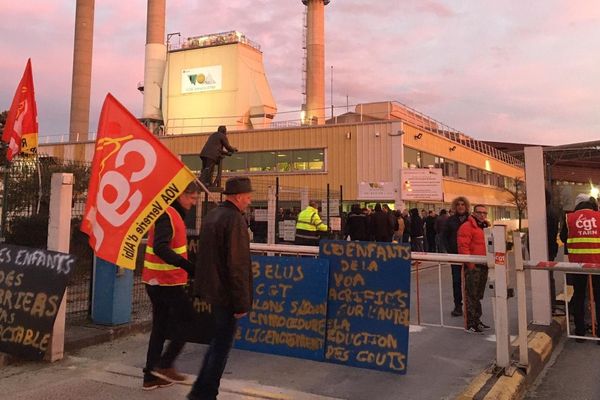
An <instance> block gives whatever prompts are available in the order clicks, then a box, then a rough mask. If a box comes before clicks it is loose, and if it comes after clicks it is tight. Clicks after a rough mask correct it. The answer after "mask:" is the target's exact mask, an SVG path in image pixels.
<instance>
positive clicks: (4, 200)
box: [0, 162, 10, 242]
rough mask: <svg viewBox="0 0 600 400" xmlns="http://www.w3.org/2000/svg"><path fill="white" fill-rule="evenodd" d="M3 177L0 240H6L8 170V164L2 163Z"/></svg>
mask: <svg viewBox="0 0 600 400" xmlns="http://www.w3.org/2000/svg"><path fill="white" fill-rule="evenodd" d="M3 167H4V177H3V181H4V183H3V189H2V224H1V225H0V228H1V230H2V238H1V240H2V242H4V241H6V217H7V209H8V171H9V170H10V164H9V163H8V162H7V165H4V166H3Z"/></svg>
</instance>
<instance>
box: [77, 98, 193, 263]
mask: <svg viewBox="0 0 600 400" xmlns="http://www.w3.org/2000/svg"><path fill="white" fill-rule="evenodd" d="M194 179H195V176H194V174H193V173H192V172H191V171H190V170H189V169H188V168H187V167H186V166H185V165H183V163H182V162H181V161H180V160H179V159H178V158H177V157H175V155H174V154H173V153H171V151H169V149H167V148H166V147H165V146H164V145H163V144H162V143H161V142H160V141H159V140H158V139H157V138H156V137H154V136H153V135H152V134H151V133H150V132H149V131H148V130H147V129H146V128H145V127H144V126H143V125H142V124H140V123H139V121H138V120H137V119H136V118H135V117H134V116H133V115H131V113H129V111H127V109H126V108H125V107H123V105H121V103H119V102H118V101H117V100H116V99H115V98H114V97H113V96H112V95H111V94H108V95H107V96H106V99H105V100H104V105H103V106H102V113H101V114H100V121H99V122H98V137H97V138H96V149H95V153H94V160H93V162H92V172H91V178H90V184H89V187H88V197H87V202H86V205H85V216H84V220H83V223H82V226H81V230H82V231H83V232H85V233H86V234H88V236H89V237H90V239H89V241H90V246H91V247H92V248H93V249H94V251H95V253H96V255H97V256H98V257H100V258H102V259H104V260H106V261H108V262H111V263H113V264H116V265H118V266H120V267H123V268H129V269H135V260H136V257H137V251H138V245H139V244H140V242H141V240H142V237H143V236H144V234H145V233H146V232H147V231H148V229H150V227H151V226H152V225H153V224H154V222H155V221H156V219H157V218H158V217H159V216H160V215H161V214H162V213H163V212H165V211H166V209H167V207H168V206H169V204H171V203H172V202H173V201H175V199H176V198H177V197H178V196H179V195H180V194H181V193H183V190H184V189H185V188H186V187H187V185H188V184H189V183H190V182H192V181H193V180H194Z"/></svg>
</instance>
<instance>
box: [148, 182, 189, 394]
mask: <svg viewBox="0 0 600 400" xmlns="http://www.w3.org/2000/svg"><path fill="white" fill-rule="evenodd" d="M198 192H199V187H198V185H197V184H196V183H195V182H192V183H190V184H189V185H188V187H187V188H186V189H185V190H184V191H183V193H182V194H181V195H180V196H179V197H178V198H177V199H176V200H175V201H174V202H173V203H171V205H170V206H169V207H168V208H167V212H165V213H164V214H162V215H161V216H160V217H158V219H157V220H156V223H155V224H154V226H153V227H152V228H150V231H149V233H148V243H147V245H146V254H145V256H144V269H143V270H142V282H144V283H145V284H146V285H145V286H146V292H147V293H148V296H149V297H150V301H151V303H152V331H151V333H150V341H149V342H148V353H147V356H146V367H145V368H144V382H143V387H142V388H143V389H144V390H152V389H156V388H159V387H165V386H170V385H172V384H173V382H183V381H185V380H186V377H185V376H184V375H181V374H179V373H178V372H177V371H176V370H175V368H173V362H174V361H175V359H176V358H177V356H178V355H179V353H181V350H182V349H183V346H184V344H185V342H184V341H183V339H181V338H174V339H173V340H171V341H170V343H169V345H168V347H167V349H166V350H165V351H164V352H163V347H164V344H165V341H166V339H167V329H168V326H167V325H168V323H169V319H170V318H171V321H173V320H175V321H182V320H183V319H184V318H185V317H186V315H187V314H186V312H188V311H190V310H191V302H190V300H189V297H188V295H187V294H186V292H185V291H184V289H183V287H184V285H186V284H187V281H188V273H190V274H193V272H194V271H193V265H192V264H191V263H190V262H189V261H188V259H187V258H188V257H187V235H186V228H185V224H184V222H183V221H184V218H185V214H186V212H187V211H189V210H190V208H191V207H192V206H193V205H195V204H196V203H197V201H198V196H199V194H198ZM182 337H183V335H182Z"/></svg>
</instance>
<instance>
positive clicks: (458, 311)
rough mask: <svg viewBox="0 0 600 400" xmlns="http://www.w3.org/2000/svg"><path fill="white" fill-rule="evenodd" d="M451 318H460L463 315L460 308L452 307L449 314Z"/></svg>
mask: <svg viewBox="0 0 600 400" xmlns="http://www.w3.org/2000/svg"><path fill="white" fill-rule="evenodd" d="M450 315H452V316H453V317H461V316H462V315H463V312H462V308H461V307H454V310H452V312H451V313H450Z"/></svg>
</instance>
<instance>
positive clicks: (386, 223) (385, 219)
mask: <svg viewBox="0 0 600 400" xmlns="http://www.w3.org/2000/svg"><path fill="white" fill-rule="evenodd" d="M371 229H372V233H373V238H374V239H375V241H376V242H391V241H392V236H394V221H393V220H391V219H390V216H389V215H388V213H386V212H385V211H383V208H382V207H381V204H379V203H377V204H375V212H374V213H373V214H372V215H371Z"/></svg>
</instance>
